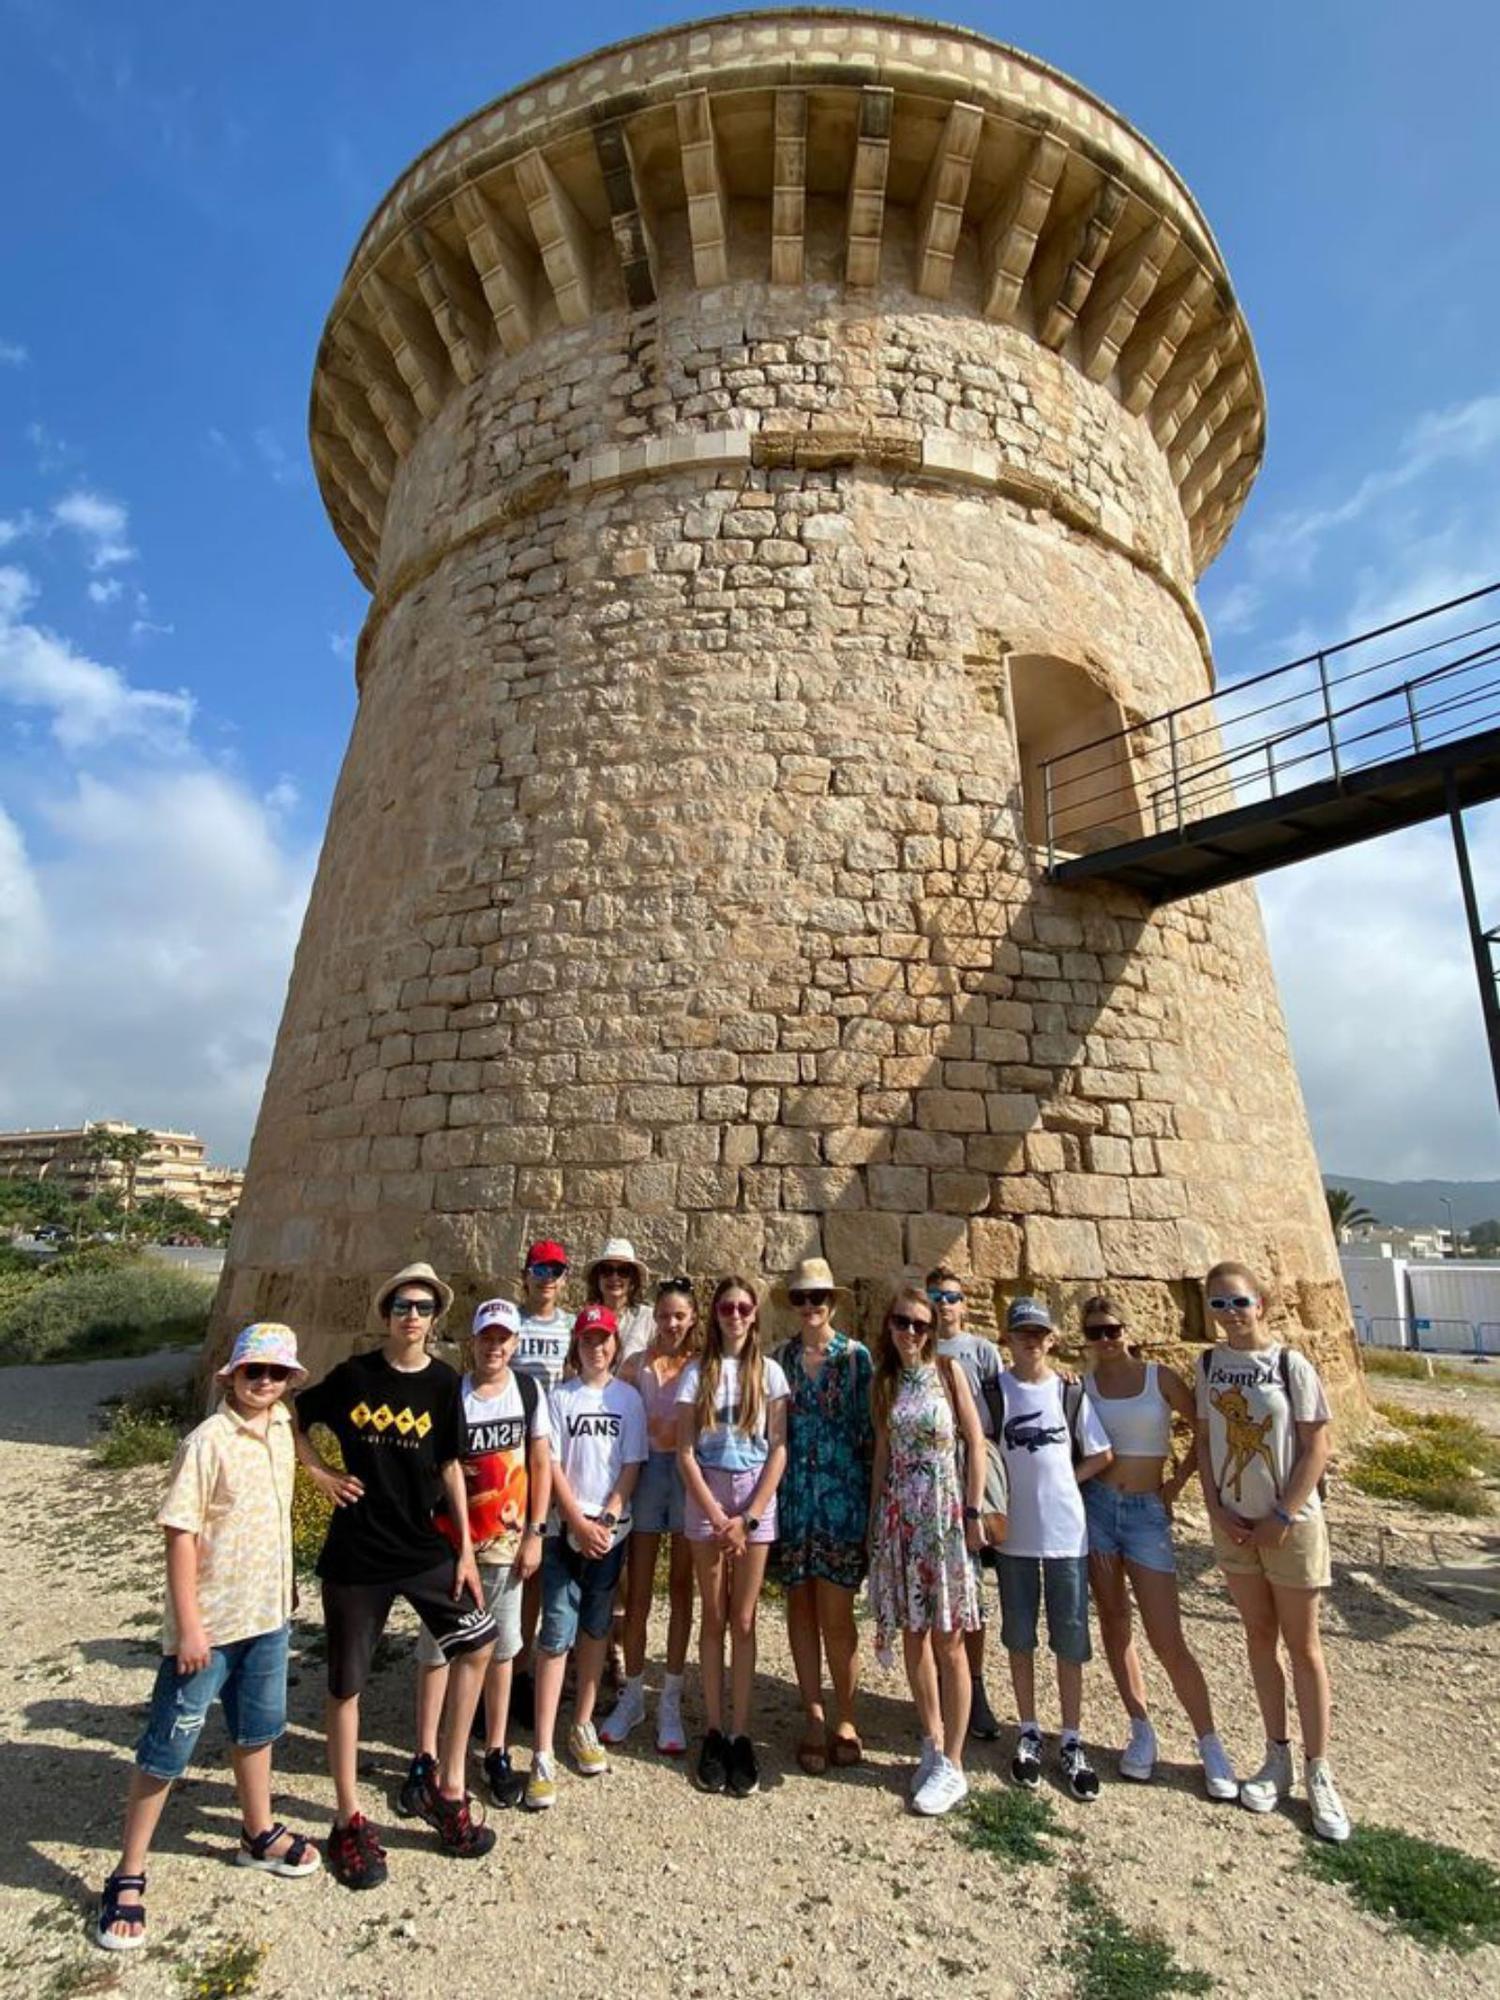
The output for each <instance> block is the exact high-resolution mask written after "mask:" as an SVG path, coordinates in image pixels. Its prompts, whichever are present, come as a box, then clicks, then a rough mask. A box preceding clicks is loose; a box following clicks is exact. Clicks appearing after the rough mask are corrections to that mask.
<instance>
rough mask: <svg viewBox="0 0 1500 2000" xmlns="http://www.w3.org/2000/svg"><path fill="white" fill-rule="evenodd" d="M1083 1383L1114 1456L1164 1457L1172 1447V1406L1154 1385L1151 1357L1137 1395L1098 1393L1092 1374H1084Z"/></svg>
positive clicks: (1154, 1367)
mask: <svg viewBox="0 0 1500 2000" xmlns="http://www.w3.org/2000/svg"><path fill="white" fill-rule="evenodd" d="M1083 1386H1084V1392H1085V1394H1086V1395H1087V1396H1088V1399H1089V1401H1090V1403H1092V1404H1093V1406H1094V1415H1095V1416H1096V1417H1097V1418H1098V1419H1099V1421H1100V1423H1101V1424H1102V1425H1103V1426H1104V1428H1105V1430H1106V1431H1107V1432H1108V1434H1109V1442H1110V1445H1111V1446H1112V1448H1113V1450H1114V1454H1115V1457H1116V1458H1165V1457H1166V1455H1167V1453H1168V1452H1169V1451H1170V1450H1171V1447H1172V1409H1171V1405H1170V1404H1169V1403H1168V1401H1167V1399H1166V1397H1165V1396H1164V1395H1163V1394H1162V1392H1161V1390H1160V1389H1159V1388H1158V1387H1157V1386H1156V1363H1155V1362H1154V1361H1148V1362H1147V1363H1146V1382H1145V1386H1144V1387H1143V1388H1142V1390H1141V1392H1140V1394H1139V1395H1138V1396H1101V1395H1099V1394H1097V1393H1096V1391H1095V1389H1094V1382H1093V1377H1092V1376H1085V1377H1084V1384H1083Z"/></svg>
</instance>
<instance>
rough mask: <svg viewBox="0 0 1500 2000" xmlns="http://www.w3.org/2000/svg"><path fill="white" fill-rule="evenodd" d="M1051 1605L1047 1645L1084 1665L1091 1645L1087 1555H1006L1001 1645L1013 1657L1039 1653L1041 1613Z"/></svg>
mask: <svg viewBox="0 0 1500 2000" xmlns="http://www.w3.org/2000/svg"><path fill="white" fill-rule="evenodd" d="M1044 1596H1045V1598H1046V1600H1047V1644H1048V1646H1049V1647H1050V1648H1051V1649H1052V1651H1053V1652H1054V1653H1055V1654H1056V1655H1057V1657H1058V1659H1060V1660H1074V1661H1076V1662H1077V1663H1078V1665H1079V1666H1082V1665H1083V1664H1084V1662H1085V1661H1086V1660H1090V1659H1092V1658H1093V1648H1092V1646H1090V1644H1089V1559H1088V1557H1087V1556H1009V1555H1007V1554H1006V1553H1005V1551H1004V1549H1002V1550H1001V1551H1000V1643H1001V1645H1002V1646H1003V1647H1004V1648H1005V1650H1006V1652H1007V1653H1034V1652H1035V1651H1036V1625H1037V1612H1038V1611H1039V1610H1040V1608H1041V1603H1042V1599H1043V1597H1044Z"/></svg>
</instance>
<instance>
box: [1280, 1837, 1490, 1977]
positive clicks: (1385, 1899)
mask: <svg viewBox="0 0 1500 2000" xmlns="http://www.w3.org/2000/svg"><path fill="white" fill-rule="evenodd" d="M1305 1859H1306V1862H1307V1865H1308V1866H1309V1867H1310V1868H1311V1869H1312V1870H1313V1872H1314V1874H1317V1875H1321V1876H1322V1877H1323V1879H1324V1880H1325V1881H1328V1882H1338V1883H1341V1884H1342V1885H1343V1886H1344V1887H1345V1888H1346V1889H1347V1890H1348V1891H1349V1893H1350V1895H1351V1896H1353V1898H1354V1900H1355V1902H1357V1903H1359V1904H1360V1905H1361V1906H1362V1907H1363V1908H1364V1909H1366V1910H1370V1911H1373V1913H1374V1914H1375V1915H1376V1916H1380V1917H1390V1918H1391V1919H1392V1920H1393V1921H1394V1922H1395V1923H1397V1924H1399V1925H1400V1926H1401V1928H1402V1930H1404V1931H1406V1932H1407V1933H1408V1935H1409V1936H1411V1937H1414V1938H1415V1939H1416V1940H1417V1942H1418V1944H1424V1945H1426V1946H1428V1947H1429V1949H1430V1948H1432V1947H1433V1946H1436V1945H1447V1946H1448V1947H1449V1948H1450V1949H1451V1950H1453V1951H1473V1949H1474V1948H1475V1946H1476V1945H1481V1944H1500V1874H1497V1873H1496V1871H1495V1870H1494V1869H1493V1868H1492V1867H1491V1866H1490V1864H1489V1862H1487V1861H1478V1860H1476V1859H1475V1858H1474V1856H1473V1855H1472V1854H1465V1853H1463V1851H1462V1850H1461V1849H1459V1848H1456V1847H1445V1846H1444V1845H1443V1844H1442V1842H1440V1841H1435V1840H1418V1839H1416V1838H1414V1837H1413V1836H1412V1835H1411V1834H1409V1833H1398V1832H1397V1831H1396V1829H1395V1828H1394V1827H1389V1826H1358V1827H1356V1828H1355V1829H1354V1832H1353V1833H1352V1834H1351V1835H1350V1837H1349V1839H1348V1840H1347V1841H1345V1842H1344V1843H1343V1844H1342V1845H1340V1846H1333V1845H1331V1844H1330V1843H1328V1842H1326V1841H1321V1840H1315V1841H1313V1842H1312V1843H1311V1844H1310V1845H1309V1846H1308V1847H1307V1848H1306V1849H1305ZM1476 1990H1477V1989H1476Z"/></svg>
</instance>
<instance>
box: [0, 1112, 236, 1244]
mask: <svg viewBox="0 0 1500 2000" xmlns="http://www.w3.org/2000/svg"><path fill="white" fill-rule="evenodd" d="M138 1129H142V1130H146V1131H149V1132H150V1133H151V1137H152V1139H153V1140H154V1142H155V1143H154V1145H153V1146H152V1149H151V1151H150V1152H149V1153H147V1154H146V1155H145V1157H144V1158H143V1159H142V1161H141V1163H140V1165H139V1167H138V1168H137V1169H136V1176H135V1198H136V1200H137V1202H142V1201H147V1200H149V1199H150V1198H151V1197H152V1196H153V1195H174V1196H175V1197H176V1198H177V1200H178V1201H182V1202H186V1203H187V1205H188V1207H189V1208H195V1209H196V1210H197V1211H198V1213H199V1214H200V1215H202V1216H205V1217H206V1218H207V1219H208V1220H209V1221H210V1222H221V1221H223V1220H224V1218H225V1217H226V1216H230V1215H233V1213H234V1210H235V1206H236V1204H237V1202H238V1201H239V1198H240V1189H241V1187H242V1186H243V1184H244V1179H245V1176H244V1171H243V1169H242V1168H239V1167H220V1166H215V1165H214V1164H213V1163H212V1162H211V1161H210V1160H209V1158H208V1148H207V1146H206V1145H205V1144H204V1142H203V1141H202V1140H201V1139H200V1138H199V1137H198V1135H197V1134H196V1133H195V1132H169V1131H157V1130H156V1129H155V1128H154V1127H152V1126H146V1127H141V1128H138V1127H136V1126H134V1125H132V1124H129V1123H128V1122H127V1121H125V1120H123V1119H119V1118H94V1119H90V1120H88V1121H87V1122H86V1123H85V1124H82V1125H68V1126H51V1127H38V1128H35V1129H30V1128H28V1129H27V1130H25V1131H19V1132H0V1176H6V1177H17V1178H25V1179H30V1180H60V1181H62V1182H63V1183H64V1184H65V1185H66V1186H67V1188H68V1190H69V1192H70V1193H71V1194H74V1195H76V1196H77V1197H79V1198H80V1199H82V1198H83V1197H84V1196H86V1195H91V1194H94V1193H98V1192H102V1191H103V1190H105V1189H107V1188H112V1189H121V1188H123V1187H124V1185H125V1169H124V1168H123V1167H122V1166H121V1165H120V1164H119V1162H118V1161H115V1160H107V1159H106V1160H101V1159H95V1158H94V1157H93V1156H92V1155H91V1153H90V1151H89V1140H90V1136H91V1134H93V1133H95V1132H134V1131H136V1130H138Z"/></svg>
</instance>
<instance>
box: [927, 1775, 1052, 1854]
mask: <svg viewBox="0 0 1500 2000" xmlns="http://www.w3.org/2000/svg"><path fill="white" fill-rule="evenodd" d="M949 1824H950V1826H951V1827H952V1828H953V1831H954V1833H956V1834H957V1836H958V1838H959V1839H960V1840H961V1841H962V1842H963V1843H964V1845H965V1846H966V1847H975V1848H978V1849H979V1851H980V1852H981V1853H982V1854H991V1855H993V1856H994V1857H995V1859H996V1860H997V1861H1004V1862H1008V1863H1009V1864H1010V1866H1011V1867H1013V1868H1015V1867H1019V1866H1021V1864H1022V1863H1023V1862H1033V1861H1040V1862H1043V1863H1045V1864H1047V1865H1049V1866H1050V1864H1051V1863H1052V1862H1054V1861H1056V1860H1057V1858H1058V1857H1057V1855H1056V1853H1055V1852H1054V1851H1053V1849H1052V1847H1051V1845H1050V1843H1051V1842H1052V1841H1055V1840H1071V1839H1072V1838H1073V1836H1072V1834H1071V1833H1070V1832H1069V1831H1068V1829H1067V1828H1066V1827H1064V1826H1061V1825H1059V1824H1058V1819H1057V1814H1056V1813H1055V1811H1054V1810H1053V1807H1052V1802H1051V1800H1050V1799H1044V1798H1041V1797H1039V1796H1037V1795H1036V1794H1035V1793H1032V1792H1022V1791H1009V1790H1007V1791H1003V1792H971V1793H970V1794H969V1803H968V1809H967V1810H966V1811H965V1812H963V1813H955V1814H954V1816H953V1818H952V1820H950V1822H949Z"/></svg>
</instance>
